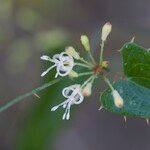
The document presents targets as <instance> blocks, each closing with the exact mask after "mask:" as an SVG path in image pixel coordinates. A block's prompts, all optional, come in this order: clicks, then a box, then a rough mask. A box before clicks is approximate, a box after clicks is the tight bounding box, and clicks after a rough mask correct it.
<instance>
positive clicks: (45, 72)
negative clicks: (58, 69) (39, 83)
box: [41, 65, 56, 77]
mask: <svg viewBox="0 0 150 150" xmlns="http://www.w3.org/2000/svg"><path fill="white" fill-rule="evenodd" d="M55 66H56V65H53V66H51V67H49V68H48V69H47V70H46V71H44V72H43V73H42V74H41V77H43V76H45V75H46V74H47V73H48V72H49V71H50V70H51V69H53V68H54V67H55Z"/></svg>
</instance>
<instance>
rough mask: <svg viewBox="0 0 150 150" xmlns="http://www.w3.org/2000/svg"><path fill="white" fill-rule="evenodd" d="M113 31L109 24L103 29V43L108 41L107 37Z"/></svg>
mask: <svg viewBox="0 0 150 150" xmlns="http://www.w3.org/2000/svg"><path fill="white" fill-rule="evenodd" d="M111 29H112V25H111V24H110V23H109V22H107V23H105V24H104V26H103V28H102V35H101V39H102V41H106V39H107V36H108V35H109V34H110V32H111Z"/></svg>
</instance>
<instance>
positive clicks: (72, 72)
mask: <svg viewBox="0 0 150 150" xmlns="http://www.w3.org/2000/svg"><path fill="white" fill-rule="evenodd" d="M69 77H70V78H77V77H78V73H77V72H75V71H73V70H71V71H70V73H69Z"/></svg>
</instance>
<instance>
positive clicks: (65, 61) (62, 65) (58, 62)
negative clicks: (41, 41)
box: [41, 52, 74, 78]
mask: <svg viewBox="0 0 150 150" xmlns="http://www.w3.org/2000/svg"><path fill="white" fill-rule="evenodd" d="M41 59H42V60H46V61H50V62H52V63H54V65H52V66H51V67H49V68H48V69H47V70H46V71H44V72H43V73H42V74H41V76H42V77H43V76H45V75H46V74H47V73H48V72H49V71H50V70H51V69H53V68H54V67H56V71H57V73H56V75H55V78H57V76H58V75H60V76H66V75H68V74H69V73H70V71H71V70H72V68H73V66H74V60H73V57H72V56H71V55H68V54H67V53H65V52H62V53H60V54H55V55H54V56H53V58H52V59H51V58H50V57H49V56H46V55H43V56H42V57H41Z"/></svg>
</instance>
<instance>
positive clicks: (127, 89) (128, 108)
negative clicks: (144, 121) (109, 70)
mask: <svg viewBox="0 0 150 150" xmlns="http://www.w3.org/2000/svg"><path fill="white" fill-rule="evenodd" d="M113 87H114V88H115V89H116V90H117V91H118V92H119V94H120V95H121V97H122V98H123V100H124V106H123V107H122V108H117V107H116V106H115V105H114V99H113V96H112V91H111V89H110V88H109V89H107V90H106V91H104V93H103V94H102V96H101V104H102V106H103V107H104V108H105V109H106V110H107V111H110V112H113V113H116V114H119V115H123V116H132V117H133V116H134V117H135V116H137V117H141V118H150V90H149V89H148V88H145V87H142V86H140V85H138V84H136V83H134V82H132V81H129V80H120V81H118V82H116V83H115V84H114V85H113Z"/></svg>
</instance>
